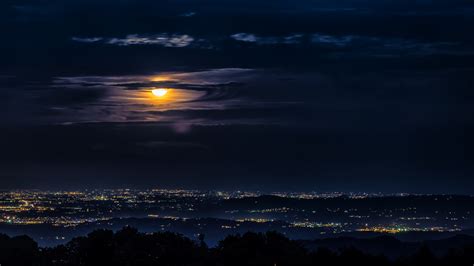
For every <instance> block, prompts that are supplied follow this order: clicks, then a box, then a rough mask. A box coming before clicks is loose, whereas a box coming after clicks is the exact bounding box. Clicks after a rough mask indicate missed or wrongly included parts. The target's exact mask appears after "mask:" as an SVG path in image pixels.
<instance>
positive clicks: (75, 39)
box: [71, 37, 103, 43]
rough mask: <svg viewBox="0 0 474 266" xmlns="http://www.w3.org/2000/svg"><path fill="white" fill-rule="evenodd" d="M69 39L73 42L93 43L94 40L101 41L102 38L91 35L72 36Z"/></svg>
mask: <svg viewBox="0 0 474 266" xmlns="http://www.w3.org/2000/svg"><path fill="white" fill-rule="evenodd" d="M71 40H73V41H75V42H85V43H94V42H100V41H102V40H103V38H100V37H91V38H80V37H72V38H71Z"/></svg>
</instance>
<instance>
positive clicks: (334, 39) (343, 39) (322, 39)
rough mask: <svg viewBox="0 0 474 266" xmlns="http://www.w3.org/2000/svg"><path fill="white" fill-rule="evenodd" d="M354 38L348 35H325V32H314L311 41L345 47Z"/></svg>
mask: <svg viewBox="0 0 474 266" xmlns="http://www.w3.org/2000/svg"><path fill="white" fill-rule="evenodd" d="M353 40H354V36H352V35H346V36H332V35H325V34H319V33H316V34H313V35H312V36H311V42H312V43H317V44H329V45H334V46H337V47H344V46H347V45H349V44H351V42H352V41H353Z"/></svg>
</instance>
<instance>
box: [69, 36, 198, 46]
mask: <svg viewBox="0 0 474 266" xmlns="http://www.w3.org/2000/svg"><path fill="white" fill-rule="evenodd" d="M72 40H73V41H76V42H83V43H96V42H103V43H106V44H110V45H117V46H132V45H160V46H164V47H178V48H180V47H187V46H189V45H191V44H192V43H193V41H194V38H193V37H191V36H189V35H186V34H182V35H179V34H165V33H164V34H157V35H153V36H144V35H138V34H130V35H127V36H126V37H125V38H102V37H90V38H87V37H86V38H81V37H72Z"/></svg>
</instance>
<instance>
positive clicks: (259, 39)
mask: <svg viewBox="0 0 474 266" xmlns="http://www.w3.org/2000/svg"><path fill="white" fill-rule="evenodd" d="M230 37H231V38H232V39H234V40H236V41H240V42H248V43H256V44H297V43H300V42H301V40H300V39H301V37H303V35H302V34H291V35H288V36H258V35H256V34H252V33H236V34H232V35H231V36H230Z"/></svg>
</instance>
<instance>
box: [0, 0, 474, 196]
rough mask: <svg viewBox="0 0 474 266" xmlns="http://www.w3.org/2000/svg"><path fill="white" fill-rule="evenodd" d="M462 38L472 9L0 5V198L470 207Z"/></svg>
mask: <svg viewBox="0 0 474 266" xmlns="http://www.w3.org/2000/svg"><path fill="white" fill-rule="evenodd" d="M473 33H474V3H473V2H472V1H469V0H432V1H430V0H396V1H395V0H393V1H392V0H337V1H336V0H294V1H284V0H274V1H266V0H226V1H223V0H175V1H171V0H170V1H161V0H113V1H112V0H100V1H98V0H67V1H65V0H29V1H28V0H2V1H1V3H0V34H1V40H0V132H1V133H0V188H5V189H7V188H43V189H80V188H96V187H100V188H116V187H118V188H123V187H137V188H142V187H147V188H149V187H183V188H199V189H258V190H262V191H274V190H280V191H282V190H295V191H302V190H303V191H312V190H315V191H346V192H347V191H365V192H378V191H381V192H420V193H470V194H472V193H474V178H473V177H474V140H473V136H474V34H473ZM157 88H165V89H166V91H165V92H166V94H165V95H163V96H155V95H154V94H153V93H152V90H153V89H157Z"/></svg>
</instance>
